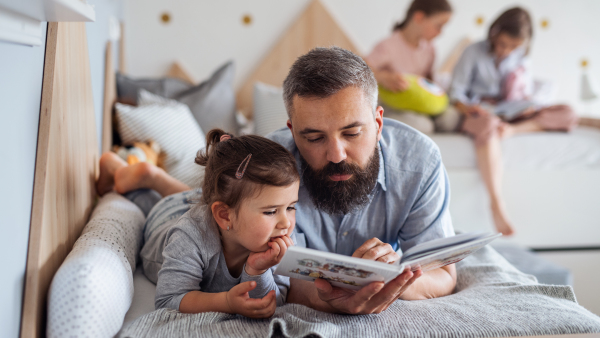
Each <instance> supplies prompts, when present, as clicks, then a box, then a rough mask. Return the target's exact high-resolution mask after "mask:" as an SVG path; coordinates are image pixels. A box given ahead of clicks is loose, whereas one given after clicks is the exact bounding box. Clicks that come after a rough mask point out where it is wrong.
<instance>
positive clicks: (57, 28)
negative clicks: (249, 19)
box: [21, 1, 597, 337]
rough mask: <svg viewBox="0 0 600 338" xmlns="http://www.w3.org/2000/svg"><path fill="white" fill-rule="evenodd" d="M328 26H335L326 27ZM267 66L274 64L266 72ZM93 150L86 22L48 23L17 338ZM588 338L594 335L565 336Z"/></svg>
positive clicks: (89, 197) (40, 309)
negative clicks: (21, 313)
mask: <svg viewBox="0 0 600 338" xmlns="http://www.w3.org/2000/svg"><path fill="white" fill-rule="evenodd" d="M322 10H324V8H323V7H322V5H321V4H320V3H319V2H318V1H314V2H312V3H311V4H310V5H309V7H308V9H307V10H306V12H305V13H304V14H303V15H302V16H301V19H300V20H299V22H300V23H302V22H303V24H302V25H306V24H308V23H307V21H303V20H309V19H306V18H305V17H306V16H312V20H315V18H321V17H322V15H324V14H323V13H320V14H319V12H320V11H322ZM315 13H316V14H315ZM308 22H311V21H310V20H309V21H308ZM302 25H300V24H299V23H297V24H295V25H294V26H293V27H292V29H290V31H288V33H286V36H288V35H293V36H298V35H303V34H308V33H303V32H301V31H298V30H302V29H304V28H303V27H305V26H302ZM305 28H306V27H305ZM313 29H314V27H313V28H311V29H308V31H310V32H316V31H318V32H320V33H323V34H324V35H325V36H327V35H326V34H327V33H325V32H324V31H320V30H313ZM332 31H336V29H333V28H331V30H329V31H328V32H332ZM335 34H337V33H335ZM335 34H334V35H335ZM335 36H337V35H335ZM324 39H325V38H323V37H319V38H317V39H315V40H310V39H308V38H307V40H303V43H302V44H301V45H302V47H301V48H298V46H295V45H294V46H292V45H290V44H289V42H285V41H284V40H285V39H282V41H283V42H280V43H279V44H277V46H276V47H275V48H274V50H273V53H271V54H273V55H269V56H268V57H267V58H265V61H263V63H261V66H259V67H258V68H257V70H256V71H255V72H254V74H253V75H252V76H251V77H250V79H249V80H248V81H246V84H245V85H244V87H242V90H240V92H239V93H238V96H239V97H242V98H245V101H242V102H244V104H246V105H248V104H250V105H251V101H248V98H250V97H251V89H252V86H253V83H254V81H256V80H260V81H264V82H266V83H270V84H275V85H280V84H281V83H276V82H277V81H283V78H284V77H285V75H286V74H287V69H288V68H289V65H291V63H292V62H293V61H294V60H295V58H296V57H297V56H298V55H300V54H302V53H304V52H305V51H307V50H309V49H310V48H312V47H315V46H319V45H322V41H329V42H330V43H328V44H327V45H329V44H334V43H335V42H334V41H337V40H336V39H331V40H327V39H325V40H324ZM342 40H343V41H346V40H347V38H345V37H344V38H343V39H342ZM347 41H349V40H347ZM348 43H349V42H348ZM286 46H287V47H286ZM292 47H293V48H292ZM346 47H348V48H349V46H348V45H347V46H346ZM351 47H353V46H351ZM112 48H113V46H112V45H111V43H110V42H109V43H108V44H107V46H106V61H105V62H106V63H105V77H104V80H105V83H104V101H103V103H104V108H103V115H104V116H103V119H102V123H103V129H102V130H103V131H102V151H107V150H109V149H110V147H111V145H112V128H113V126H112V116H113V114H112V110H113V105H114V103H115V102H116V98H117V95H116V82H115V74H114V62H113V57H112ZM286 48H291V50H289V51H288V50H286ZM119 54H120V70H121V71H124V69H125V68H124V64H125V62H124V57H123V55H124V48H123V46H122V42H121V46H120V53H119ZM278 55H279V56H281V57H282V60H284V61H282V62H281V63H278V65H277V66H276V67H268V65H269V64H270V63H272V62H279V61H280V60H278V59H277V58H276V57H277V56H278ZM180 68H181V67H180ZM269 69H273V70H274V73H273V74H272V75H270V72H269ZM182 76H185V73H184V75H182ZM190 80H191V78H190ZM269 81H270V82H269ZM248 94H250V95H248ZM248 107H249V106H248ZM98 148H99V147H98V141H97V138H96V127H95V114H94V106H93V97H92V84H91V77H90V67H89V57H88V48H87V41H86V30H85V24H84V23H49V24H48V30H47V41H46V56H45V65H44V77H43V85H42V102H41V110H40V122H39V133H38V148H37V157H36V167H35V178H34V191H33V205H32V213H31V230H30V236H29V248H28V257H27V268H26V284H25V296H24V303H23V315H22V319H21V337H41V336H45V327H46V322H45V319H46V313H45V311H46V305H47V302H46V299H47V293H48V289H49V286H50V283H51V281H52V277H53V276H54V274H55V272H56V271H57V270H58V268H59V267H60V265H61V264H62V262H63V261H64V259H65V257H66V256H67V254H68V253H69V252H70V250H71V249H72V247H73V244H74V242H75V241H76V240H77V238H78V237H79V235H80V234H81V231H82V229H83V227H84V226H85V224H86V222H87V220H88V218H89V215H90V214H91V211H92V210H93V207H94V205H95V202H96V190H95V185H94V182H95V180H96V177H97V174H98V169H97V165H98V158H99V156H98V155H99V153H98ZM592 336H597V335H569V336H564V337H592Z"/></svg>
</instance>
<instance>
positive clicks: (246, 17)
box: [242, 14, 252, 26]
mask: <svg viewBox="0 0 600 338" xmlns="http://www.w3.org/2000/svg"><path fill="white" fill-rule="evenodd" d="M242 23H243V24H244V25H246V26H249V25H250V24H251V23H252V17H251V16H250V15H249V14H245V15H244V16H243V17H242Z"/></svg>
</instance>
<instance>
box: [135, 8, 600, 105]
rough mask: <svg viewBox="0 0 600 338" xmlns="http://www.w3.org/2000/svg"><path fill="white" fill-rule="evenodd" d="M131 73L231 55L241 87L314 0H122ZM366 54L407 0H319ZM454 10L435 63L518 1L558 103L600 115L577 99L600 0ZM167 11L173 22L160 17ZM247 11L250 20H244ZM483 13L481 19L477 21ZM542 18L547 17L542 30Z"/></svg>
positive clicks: (599, 51)
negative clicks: (529, 19) (527, 15)
mask: <svg viewBox="0 0 600 338" xmlns="http://www.w3.org/2000/svg"><path fill="white" fill-rule="evenodd" d="M125 1H126V5H125V13H126V14H125V22H126V23H127V28H126V38H127V40H126V46H127V50H126V53H127V54H126V55H127V64H128V73H129V74H131V75H134V76H161V75H163V74H164V72H166V70H167V69H168V67H169V65H170V63H171V62H172V61H173V60H175V59H177V60H180V61H181V62H182V63H183V65H184V66H185V67H186V68H187V69H188V70H189V71H190V73H191V74H192V75H193V76H194V77H195V79H196V80H202V79H204V78H206V77H207V76H208V75H209V74H210V73H211V72H212V70H214V69H215V68H217V67H218V66H219V65H220V64H222V63H223V62H225V61H226V60H228V59H233V60H235V62H236V64H237V78H236V85H238V86H239V85H240V84H241V82H242V81H243V80H244V79H245V78H246V77H247V76H249V74H250V72H251V71H252V69H253V67H255V66H256V65H257V64H258V63H259V62H260V60H261V58H262V57H263V56H264V55H265V54H266V53H267V52H268V51H269V49H270V47H271V46H273V45H274V44H275V42H276V41H277V39H278V38H279V37H280V36H281V35H282V34H283V32H284V31H285V30H286V28H287V27H289V26H290V24H291V23H292V22H293V20H294V19H295V18H296V17H297V16H298V15H299V14H300V13H301V12H302V10H303V9H304V8H305V6H306V5H307V4H308V3H309V1H310V0H285V1H276V0H253V1H247V0H223V1H208V0H197V1H186V0H173V1H169V2H167V1H161V0H125ZM322 1H323V3H324V4H325V5H326V6H327V7H328V8H329V9H330V12H331V13H332V14H333V15H334V17H336V19H337V20H338V22H339V23H340V24H341V25H342V27H343V28H344V29H345V30H346V32H347V33H348V34H349V35H350V37H351V38H353V40H354V41H355V43H356V45H357V46H358V48H359V49H360V50H361V51H362V52H363V53H365V54H366V53H368V52H369V51H370V49H371V48H373V46H374V45H375V44H376V43H377V42H378V41H379V40H380V39H382V38H384V37H385V36H387V35H388V34H389V32H390V28H391V26H392V25H393V23H394V22H396V21H398V20H400V19H402V18H403V16H404V12H405V10H406V7H407V6H408V4H409V2H410V1H409V0H377V1H364V0H322ZM451 3H452V5H453V7H454V9H455V11H454V12H455V14H454V16H453V18H452V20H451V21H450V22H449V24H448V25H447V26H446V28H445V31H444V32H443V33H442V35H441V36H440V37H439V38H438V39H437V40H436V42H435V44H436V46H437V48H438V56H439V57H438V60H437V61H438V64H439V63H440V62H441V61H442V60H443V59H444V57H445V56H446V55H447V54H448V53H449V51H450V50H451V49H452V47H453V46H454V45H455V44H456V43H457V42H458V41H459V40H460V39H461V38H462V37H463V36H470V37H471V38H473V39H481V38H483V37H484V36H485V34H486V32H487V27H488V26H489V24H490V23H491V22H492V21H493V19H494V18H495V17H496V16H497V15H498V14H499V13H500V12H501V11H502V10H504V9H507V8H509V7H512V6H514V5H517V4H520V5H521V6H524V7H525V8H527V9H529V10H530V12H531V13H532V16H533V20H534V23H535V33H534V34H535V38H534V42H533V50H532V53H531V57H532V60H533V64H534V72H535V75H536V77H538V78H540V79H546V80H550V81H552V82H553V83H555V84H556V85H558V86H559V91H558V97H557V100H558V101H561V102H566V103H569V104H571V105H573V106H574V107H575V109H576V111H578V112H579V113H580V114H582V115H589V114H595V115H596V116H600V100H597V101H596V102H593V103H591V104H589V103H587V104H586V103H584V102H582V101H581V100H580V98H579V96H580V77H581V73H582V68H581V66H580V63H581V60H582V59H583V58H585V59H587V60H588V61H589V64H590V66H589V72H590V73H591V74H592V77H593V78H595V79H596V81H600V44H598V43H596V42H597V38H598V36H600V25H598V24H597V17H598V13H600V1H596V0H573V1H564V0H523V1H520V2H514V1H506V0H486V1H480V0H454V1H451ZM165 11H167V12H169V13H170V14H171V17H172V21H171V23H169V24H167V25H165V24H163V23H162V22H161V21H160V15H161V14H162V13H163V12H165ZM244 14H250V15H251V16H252V18H253V22H252V24H251V25H249V26H245V25H243V24H242V16H243V15H244ZM478 16H482V17H483V18H484V23H483V25H481V26H478V25H477V24H476V17H478ZM542 19H547V20H548V21H549V26H548V28H547V29H542V28H541V26H540V22H541V20H542Z"/></svg>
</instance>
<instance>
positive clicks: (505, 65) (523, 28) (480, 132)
mask: <svg viewBox="0 0 600 338" xmlns="http://www.w3.org/2000/svg"><path fill="white" fill-rule="evenodd" d="M532 36H533V26H532V24H531V18H530V16H529V13H527V11H526V10H524V9H522V8H519V7H515V8H512V9H509V10H507V11H506V12H504V13H502V14H501V15H500V16H499V17H498V18H497V19H496V20H495V21H494V22H493V23H492V25H491V26H490V29H489V32H488V38H487V39H486V40H484V41H481V42H477V43H474V44H473V45H471V46H469V47H467V48H466V49H465V51H464V52H463V54H462V56H461V57H460V59H459V61H458V63H457V64H456V66H455V68H454V73H453V76H452V84H451V89H450V99H451V100H452V101H453V102H454V103H455V105H456V107H457V109H458V111H459V112H460V113H462V120H463V122H462V125H460V124H457V126H456V127H457V129H458V128H459V127H460V128H461V129H462V131H463V132H465V133H467V134H469V135H471V136H472V137H473V138H474V139H475V148H476V154H477V161H478V165H479V170H480V171H481V174H482V178H483V180H484V183H485V185H486V187H487V189H488V192H489V195H490V201H491V209H492V215H493V218H494V223H495V226H496V228H497V230H498V231H499V232H501V233H503V234H504V235H511V234H512V233H513V232H514V228H513V225H512V224H511V223H510V221H509V220H508V218H507V216H506V212H505V208H504V203H503V201H502V199H501V198H500V186H501V178H502V158H501V148H500V139H501V138H506V137H509V136H512V135H514V134H517V133H525V132H537V131H543V130H554V131H568V130H570V129H571V128H573V127H574V126H575V124H576V123H577V118H576V115H575V113H574V112H573V110H572V109H571V108H570V107H568V106H565V105H555V106H549V107H539V106H537V105H536V104H535V102H534V101H531V99H532V97H531V94H532V93H531V92H532V90H531V89H532V87H533V84H532V80H531V77H530V75H529V69H528V66H529V64H528V59H527V54H528V51H529V45H530V42H531V38H532ZM500 107H503V108H502V109H501V108H500ZM509 111H511V112H510V114H509V115H507V114H506V113H507V112H509ZM502 113H504V114H503V119H501V118H499V117H498V116H496V115H495V114H502Z"/></svg>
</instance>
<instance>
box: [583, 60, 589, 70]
mask: <svg viewBox="0 0 600 338" xmlns="http://www.w3.org/2000/svg"><path fill="white" fill-rule="evenodd" d="M589 64H590V63H589V62H588V60H587V59H581V68H586V67H587V66H588V65H589Z"/></svg>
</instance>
